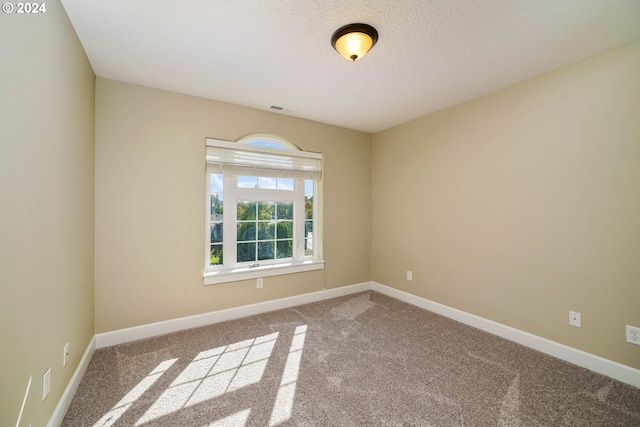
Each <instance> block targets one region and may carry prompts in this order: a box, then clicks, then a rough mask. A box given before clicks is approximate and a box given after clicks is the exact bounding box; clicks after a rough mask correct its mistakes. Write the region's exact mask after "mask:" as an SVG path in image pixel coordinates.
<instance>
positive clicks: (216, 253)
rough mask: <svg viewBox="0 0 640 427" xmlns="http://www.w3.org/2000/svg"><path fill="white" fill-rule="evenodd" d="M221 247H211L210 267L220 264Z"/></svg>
mask: <svg viewBox="0 0 640 427" xmlns="http://www.w3.org/2000/svg"><path fill="white" fill-rule="evenodd" d="M222 262H223V261H222V245H211V252H210V263H211V265H221V264H222Z"/></svg>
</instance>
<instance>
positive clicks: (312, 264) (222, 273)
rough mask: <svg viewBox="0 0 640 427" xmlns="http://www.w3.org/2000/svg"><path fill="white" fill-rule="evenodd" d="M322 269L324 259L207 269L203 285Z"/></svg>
mask: <svg viewBox="0 0 640 427" xmlns="http://www.w3.org/2000/svg"><path fill="white" fill-rule="evenodd" d="M322 269H324V261H322V260H313V261H312V260H309V261H297V262H289V263H286V264H272V265H265V266H260V267H254V268H248V267H242V268H233V269H228V270H216V271H208V272H206V273H204V275H203V278H204V284H205V285H216V284H218V283H226V282H237V281H239V280H249V279H257V278H260V277H269V276H280V275H282V274H292V273H302V272H305V271H313V270H322Z"/></svg>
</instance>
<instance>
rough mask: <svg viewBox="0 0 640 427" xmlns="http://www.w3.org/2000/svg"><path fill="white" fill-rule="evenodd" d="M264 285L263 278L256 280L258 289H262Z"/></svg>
mask: <svg viewBox="0 0 640 427" xmlns="http://www.w3.org/2000/svg"><path fill="white" fill-rule="evenodd" d="M263 285H264V279H263V278H262V277H261V278H259V279H258V280H256V288H258V289H262V286H263Z"/></svg>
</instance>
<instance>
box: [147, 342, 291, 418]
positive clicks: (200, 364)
mask: <svg viewBox="0 0 640 427" xmlns="http://www.w3.org/2000/svg"><path fill="white" fill-rule="evenodd" d="M278 335H279V332H275V333H273V334H269V335H265V336H260V337H256V338H253V339H249V340H244V341H240V342H237V343H234V344H230V345H227V346H222V347H217V348H213V349H210V350H206V351H202V352H200V353H199V354H198V355H197V356H196V357H195V358H194V359H193V361H192V362H191V363H190V364H189V365H188V366H187V367H186V368H185V369H184V370H183V371H182V372H181V373H180V375H178V377H177V378H176V379H175V380H174V381H173V382H172V383H171V385H170V386H169V388H167V389H166V390H165V391H164V392H163V393H162V394H161V395H160V397H158V399H157V400H156V401H155V402H154V403H153V405H151V407H150V408H149V409H148V410H147V412H145V414H144V415H143V416H142V417H141V418H140V419H139V420H138V422H137V423H136V426H140V425H142V424H144V423H146V422H149V421H152V420H155V419H158V418H161V417H163V416H166V415H169V414H171V413H174V412H177V411H179V410H181V409H182V408H186V407H189V406H193V405H196V404H198V403H202V402H206V401H207V400H210V399H213V398H215V397H219V396H222V395H223V394H225V393H228V392H231V391H234V390H237V389H240V388H243V387H246V386H248V385H251V384H255V383H258V382H260V380H261V379H262V375H263V374H264V371H265V369H266V367H267V362H268V361H269V357H270V356H271V352H272V351H273V348H274V346H275V343H276V340H277V339H278ZM247 416H248V413H247Z"/></svg>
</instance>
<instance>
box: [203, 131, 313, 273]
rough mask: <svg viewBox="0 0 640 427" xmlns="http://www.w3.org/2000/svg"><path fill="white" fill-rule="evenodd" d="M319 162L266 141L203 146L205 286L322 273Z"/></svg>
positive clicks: (270, 139) (289, 147)
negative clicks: (280, 275) (205, 149)
mask: <svg viewBox="0 0 640 427" xmlns="http://www.w3.org/2000/svg"><path fill="white" fill-rule="evenodd" d="M321 178H322V155H321V154H319V153H311V152H305V151H300V150H298V149H297V148H296V147H294V146H293V145H292V144H290V143H288V142H286V141H284V140H281V139H279V138H275V137H272V136H265V135H254V136H250V137H246V138H243V139H241V140H239V141H238V142H229V141H221V140H214V139H207V154H206V185H205V187H206V220H205V223H206V226H205V227H206V228H205V230H206V232H205V235H206V238H205V240H206V243H205V253H206V255H205V272H204V283H205V284H215V283H222V282H229V281H234V280H244V279H251V278H257V277H265V276H271V275H276V274H287V273H294V272H301V271H309V270H316V269H321V268H323V267H324V263H323V261H322V260H321V256H320V251H321V233H320V221H319V212H320V206H319V204H320V198H319V193H320V183H321Z"/></svg>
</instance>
